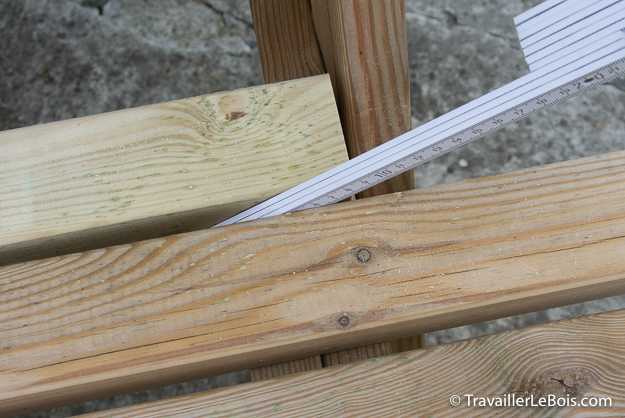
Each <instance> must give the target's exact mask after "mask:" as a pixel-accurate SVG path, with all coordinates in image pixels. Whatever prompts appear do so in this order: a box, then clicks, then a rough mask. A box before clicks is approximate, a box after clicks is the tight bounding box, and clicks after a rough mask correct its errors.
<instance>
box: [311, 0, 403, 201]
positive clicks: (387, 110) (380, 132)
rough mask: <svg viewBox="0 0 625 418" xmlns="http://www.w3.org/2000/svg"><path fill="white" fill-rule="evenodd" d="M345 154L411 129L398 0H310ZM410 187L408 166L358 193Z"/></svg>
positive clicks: (400, 11)
mask: <svg viewBox="0 0 625 418" xmlns="http://www.w3.org/2000/svg"><path fill="white" fill-rule="evenodd" d="M311 6H312V11H313V19H314V22H315V28H316V31H317V37H318V39H319V45H320V46H321V53H322V55H323V60H324V64H325V67H326V70H327V71H328V73H330V76H331V77H332V86H333V87H334V91H335V94H336V101H337V104H338V107H339V114H340V116H341V123H342V126H343V132H344V135H345V140H346V141H347V149H348V151H349V155H350V157H352V158H353V157H355V156H357V155H360V154H362V153H363V152H365V151H368V150H370V149H372V148H374V147H376V146H378V145H380V144H382V143H384V142H387V141H389V140H391V139H393V138H395V137H397V136H399V135H401V134H403V133H404V132H406V131H408V130H410V128H411V119H410V79H409V77H408V46H407V34H406V12H405V9H404V1H403V0H390V1H388V0H373V1H371V0H345V1H339V0H311ZM413 188H414V173H413V171H412V170H409V171H408V172H406V173H404V174H402V175H400V176H397V177H395V178H393V179H391V180H388V181H386V182H384V183H381V184H379V185H377V186H374V187H372V188H371V189H369V190H365V191H364V192H362V193H360V194H359V197H370V196H378V195H383V194H388V193H394V192H401V191H404V190H410V189H413Z"/></svg>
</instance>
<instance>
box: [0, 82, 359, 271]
mask: <svg viewBox="0 0 625 418" xmlns="http://www.w3.org/2000/svg"><path fill="white" fill-rule="evenodd" d="M0 147H2V149H3V153H2V157H0V185H2V199H1V200H0V265H6V264H8V263H9V262H16V261H23V260H28V259H36V258H42V257H49V256H52V255H58V254H63V253H64V254H68V253H71V252H77V251H83V250H85V249H95V248H101V247H104V246H109V245H114V244H119V243H126V242H132V241H138V240H141V239H147V238H155V237H160V236H165V235H169V234H173V233H178V232H187V231H191V230H197V229H201V228H208V227H210V226H212V225H214V224H215V223H217V222H219V221H222V220H224V219H226V218H228V217H230V216H232V215H235V214H236V213H238V212H240V211H242V210H244V209H247V208H249V207H251V206H253V205H254V204H256V203H258V202H260V201H263V200H265V199H267V198H269V197H271V196H273V195H275V194H277V193H279V192H282V191H284V190H286V189H288V188H290V187H293V186H295V185H297V184H299V183H301V182H303V181H305V180H307V179H309V178H312V177H314V176H315V175H317V174H320V173H322V172H324V171H326V170H328V169H330V168H332V167H334V166H336V165H338V164H339V163H342V162H344V161H346V160H347V152H346V149H345V144H344V140H343V136H342V133H341V126H340V121H339V119H338V113H337V109H336V105H335V102H334V96H333V92H332V87H331V84H330V80H329V77H328V76H318V77H311V78H307V79H301V80H297V81H289V82H284V83H277V84H271V85H264V86H257V87H250V88H245V89H239V90H234V91H230V92H223V93H215V94H210V95H203V96H199V97H195V98H190V99H183V100H177V101H173V102H167V103H161V104H156V105H151V106H145V107H140V108H135V109H128V110H123V111H118V112H112V113H106V114H101V115H96V116H89V117H84V118H78V119H72V120H67V121H62V122H56V123H50V124H46V125H39V126H33V127H28V128H21V129H15V130H10V131H5V132H0Z"/></svg>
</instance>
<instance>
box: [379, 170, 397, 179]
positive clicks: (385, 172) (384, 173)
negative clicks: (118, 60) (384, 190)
mask: <svg viewBox="0 0 625 418" xmlns="http://www.w3.org/2000/svg"><path fill="white" fill-rule="evenodd" d="M391 174H393V172H392V171H391V170H381V171H379V172H377V173H375V176H376V177H387V176H390V175H391Z"/></svg>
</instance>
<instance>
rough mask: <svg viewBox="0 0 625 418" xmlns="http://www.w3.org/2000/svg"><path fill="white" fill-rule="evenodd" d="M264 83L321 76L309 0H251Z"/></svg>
mask: <svg viewBox="0 0 625 418" xmlns="http://www.w3.org/2000/svg"><path fill="white" fill-rule="evenodd" d="M250 7H251V9H252V18H253V19H254V32H255V33H256V40H257V42H258V52H259V54H260V62H261V65H262V67H263V76H264V78H265V82H266V83H275V82H279V81H287V80H293V79H296V78H302V77H309V76H313V75H319V74H323V73H324V72H325V71H324V65H323V59H322V58H321V51H320V50H319V43H318V42H317V36H316V34H315V27H314V24H313V19H312V12H311V10H310V0H290V1H283V0H250Z"/></svg>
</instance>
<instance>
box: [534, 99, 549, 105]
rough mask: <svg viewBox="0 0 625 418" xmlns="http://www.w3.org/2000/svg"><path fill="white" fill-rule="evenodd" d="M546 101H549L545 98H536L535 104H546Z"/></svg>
mask: <svg viewBox="0 0 625 418" xmlns="http://www.w3.org/2000/svg"><path fill="white" fill-rule="evenodd" d="M547 103H549V101H548V100H547V99H540V100H536V104H537V105H538V106H542V105H546V104H547Z"/></svg>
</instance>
